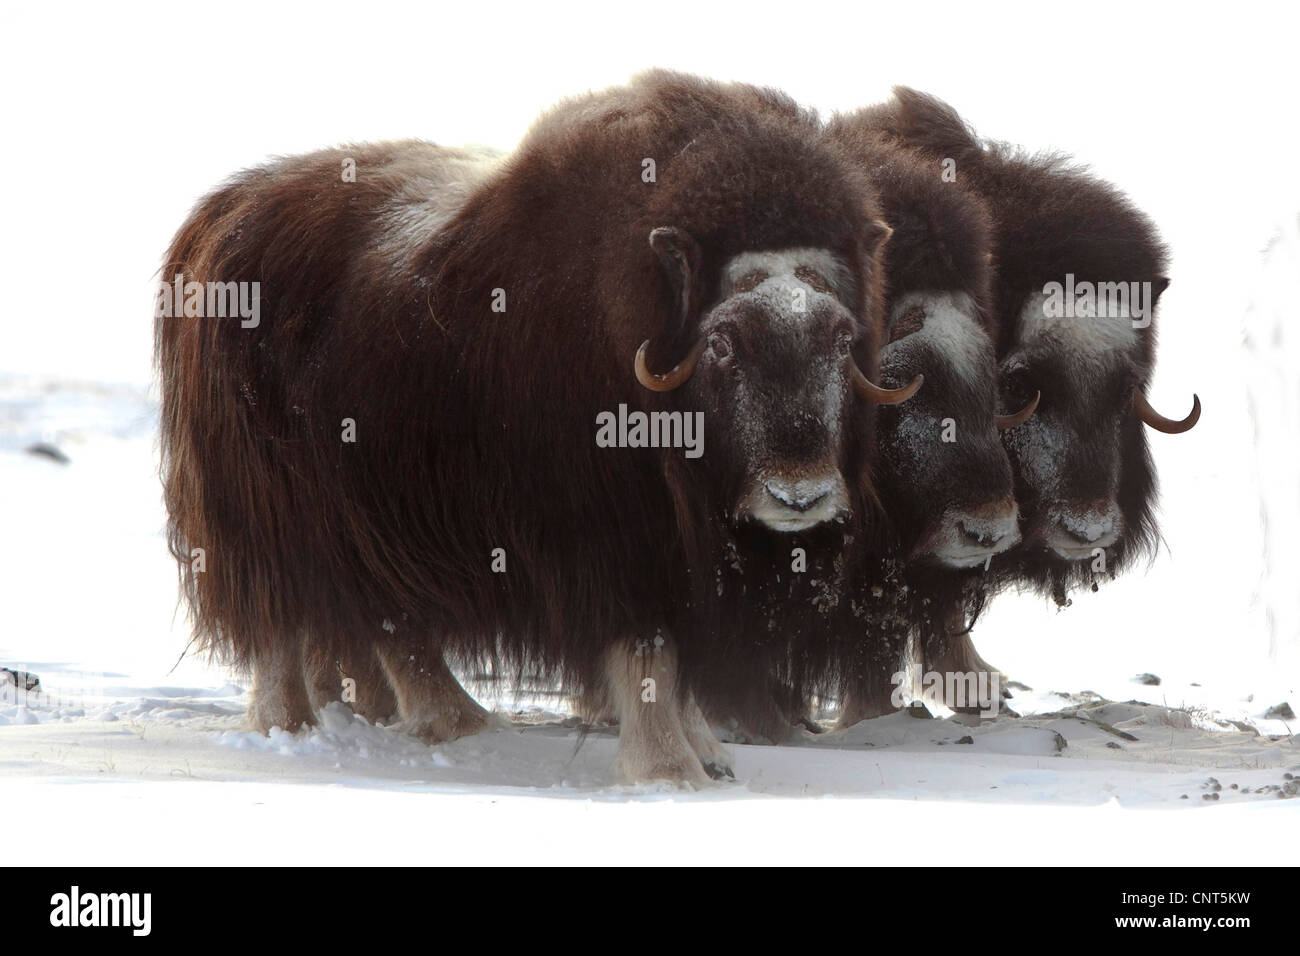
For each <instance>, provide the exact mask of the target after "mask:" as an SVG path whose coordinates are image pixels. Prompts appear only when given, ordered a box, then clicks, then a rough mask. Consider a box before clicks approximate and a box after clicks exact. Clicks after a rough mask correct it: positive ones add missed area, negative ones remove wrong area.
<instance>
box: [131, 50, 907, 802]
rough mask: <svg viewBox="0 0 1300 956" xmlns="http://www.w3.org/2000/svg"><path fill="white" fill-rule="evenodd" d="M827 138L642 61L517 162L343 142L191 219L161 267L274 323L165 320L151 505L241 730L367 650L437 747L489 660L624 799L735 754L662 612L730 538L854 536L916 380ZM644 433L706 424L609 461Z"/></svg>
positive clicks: (265, 172)
mask: <svg viewBox="0 0 1300 956" xmlns="http://www.w3.org/2000/svg"><path fill="white" fill-rule="evenodd" d="M819 131H820V130H819V123H818V121H817V118H816V117H815V115H813V114H811V113H809V112H807V111H804V110H801V109H800V108H798V107H797V106H796V105H795V104H793V103H792V102H791V101H790V100H789V99H788V98H786V97H785V96H783V95H781V94H779V93H776V92H774V91H770V90H762V89H757V88H753V87H749V86H743V85H737V84H732V85H722V84H716V83H710V82H706V81H701V80H697V79H693V78H690V77H685V76H680V75H675V74H670V73H663V72H653V73H649V74H646V75H643V76H642V77H640V78H638V79H637V80H636V81H634V82H633V83H632V84H631V85H629V86H627V87H624V88H619V89H615V90H611V91H608V92H605V93H602V94H594V95H588V96H583V97H579V98H576V99H573V100H570V101H568V102H566V103H564V104H561V105H560V106H559V107H557V108H556V109H555V110H553V111H551V112H550V113H549V114H547V115H546V116H544V117H543V118H542V120H540V121H539V122H538V123H537V124H536V125H535V126H534V128H533V129H532V130H531V131H530V133H529V134H528V136H527V137H526V138H525V139H524V141H523V142H522V144H521V145H520V146H519V148H518V149H517V150H516V151H515V152H514V153H513V154H512V155H510V156H509V157H507V158H505V159H503V160H498V159H495V158H490V159H489V158H481V157H477V156H473V155H468V154H464V153H460V152H457V151H447V150H444V149H442V148H440V147H435V146H431V145H428V144H414V143H397V144H379V145H374V146H366V147H356V148H351V149H342V150H329V151H323V152H319V153H315V154H311V155H309V156H303V157H297V158H291V159H285V160H280V161H278V162H275V163H271V164H269V165H267V166H263V167H260V168H257V169H253V170H250V171H247V172H245V173H242V174H240V175H238V176H236V177H235V178H234V179H233V180H231V181H230V182H228V183H227V184H226V185H224V186H222V187H221V188H219V189H218V190H217V191H216V192H214V193H212V194H211V195H210V196H208V197H207V198H206V199H204V200H203V201H202V202H201V203H200V204H199V206H198V207H197V209H196V210H195V211H194V213H193V214H192V215H191V217H190V219H189V220H188V221H187V222H186V223H185V225H184V226H183V227H182V228H181V230H180V232H179V233H178V235H177V236H176V238H175V240H174V241H173V243H172V246H171V248H170V250H169V251H168V253H167V256H166V261H165V264H164V272H163V274H164V276H172V275H180V276H182V278H183V280H184V281H185V282H187V283H197V284H199V287H201V286H202V284H204V283H230V282H234V283H241V282H247V283H253V282H256V283H258V284H259V286H258V288H259V290H260V292H259V298H258V301H259V302H260V317H259V321H257V322H256V323H252V324H246V323H241V322H237V321H236V322H232V321H230V320H228V319H220V318H198V319H195V318H193V317H181V318H170V317H160V318H159V319H158V320H157V323H156V360H157V365H158V368H159V373H160V378H161V384H162V400H163V410H162V424H161V430H162V452H163V477H164V486H165V498H166V504H167V508H168V512H169V521H170V523H169V535H170V543H171V549H172V552H173V554H174V555H175V556H176V558H177V560H178V562H179V565H180V571H181V578H182V585H183V593H184V594H185V596H186V597H187V598H188V601H189V604H190V608H191V612H192V616H193V622H194V631H195V636H196V638H197V639H198V641H199V642H200V644H201V645H203V646H206V647H208V648H210V649H211V650H213V651H214V652H216V653H218V654H220V655H221V656H222V657H224V658H225V659H227V660H229V661H230V662H232V663H234V664H236V665H239V666H242V667H245V668H249V669H251V670H252V672H253V673H254V677H255V683H254V691H253V699H252V703H251V704H250V717H251V718H252V722H253V724H254V725H255V726H257V727H259V728H261V729H263V730H265V729H267V728H269V727H271V726H273V725H279V726H282V727H286V728H296V727H298V726H300V725H302V724H304V723H307V722H309V721H310V720H311V717H312V713H311V706H310V701H309V698H308V693H307V688H306V686H305V680H304V659H303V656H304V647H306V648H310V649H312V653H313V654H316V655H322V656H323V657H324V659H325V660H335V659H337V660H340V661H362V662H363V665H362V666H364V662H365V661H369V660H371V659H377V661H378V663H379V665H380V667H381V669H382V672H383V675H384V677H385V678H386V679H387V681H388V683H389V684H390V685H391V687H392V690H393V692H394V696H395V703H396V706H397V709H398V712H399V714H400V716H401V719H402V723H403V726H405V727H406V728H407V729H409V730H411V731H412V732H414V733H417V734H419V735H421V736H422V737H424V738H425V739H427V740H441V739H447V738H448V737H450V736H454V735H457V734H460V733H466V732H470V731H472V730H474V729H477V728H478V727H481V726H482V725H483V722H484V720H485V718H486V715H485V714H484V712H483V711H482V709H481V708H479V707H478V705H477V704H476V703H475V702H474V701H473V700H472V699H471V698H469V696H468V695H466V694H465V693H464V691H463V690H462V689H461V688H460V686H459V685H458V684H457V683H456V681H455V679H454V677H452V675H451V672H450V670H449V669H448V667H447V664H446V661H448V660H450V661H453V662H459V663H468V664H482V663H483V662H485V661H487V662H491V663H492V664H493V665H494V666H505V667H513V668H515V669H516V670H523V669H530V670H536V671H539V672H542V673H546V674H549V675H553V676H554V677H555V678H556V679H558V680H560V681H562V682H563V683H565V684H566V685H568V686H573V687H577V688H596V689H598V692H599V693H601V694H603V695H605V696H606V697H607V698H608V700H609V701H610V702H611V704H612V706H613V709H614V710H615V711H616V712H617V714H618V716H619V719H620V723H621V730H620V754H619V768H620V771H621V773H622V775H623V776H625V777H626V778H628V779H633V780H637V779H653V778H667V779H673V780H680V781H699V780H703V779H705V771H704V763H725V759H726V757H725V752H723V751H722V750H721V748H720V747H719V746H718V745H717V742H716V741H715V740H712V738H711V735H710V734H709V733H708V729H707V727H705V726H704V725H703V721H702V720H701V719H699V716H698V709H697V708H695V707H694V705H693V704H692V702H691V699H690V689H691V687H692V684H693V681H694V679H695V678H694V672H696V671H698V672H701V673H702V672H705V671H709V670H713V671H714V672H716V671H717V667H716V664H717V662H718V661H719V660H720V659H722V658H723V657H724V656H725V654H726V653H727V651H728V649H729V648H728V646H727V642H725V641H718V642H716V643H717V644H718V645H721V646H713V644H711V642H712V641H713V638H714V637H715V635H714V633H712V632H710V631H707V630H699V629H687V630H686V631H684V632H683V633H680V634H679V633H677V632H675V630H674V625H675V624H676V622H677V620H678V619H679V618H680V617H681V615H682V608H683V607H685V606H687V605H690V606H691V607H694V608H698V607H702V606H704V605H707V603H708V602H709V601H710V600H711V596H712V595H715V592H716V589H715V587H714V582H713V581H712V580H711V578H712V576H713V575H714V573H715V572H716V571H717V570H718V565H717V561H718V560H719V557H720V556H722V558H723V559H727V558H731V559H733V560H734V559H735V556H736V555H737V554H739V553H740V551H741V550H743V549H744V548H746V547H748V546H749V540H748V537H747V536H749V535H752V536H753V537H754V539H755V540H757V541H758V542H760V545H759V547H760V550H761V547H763V546H770V536H772V535H776V534H780V535H782V536H790V535H798V534H804V533H806V534H810V535H814V536H816V535H818V534H821V533H827V534H832V533H833V534H835V535H836V540H842V539H843V538H845V537H850V536H851V535H852V533H853V532H854V531H855V530H856V529H858V528H860V527H861V525H863V524H864V523H865V522H866V521H867V519H868V514H869V502H870V501H871V500H872V498H873V490H872V488H871V484H870V478H869V475H870V472H869V469H868V467H867V465H866V458H867V455H868V453H869V449H870V447H871V440H872V414H871V412H872V409H873V407H874V406H873V404H872V403H876V402H894V401H901V400H902V399H903V398H905V397H907V396H909V395H910V394H911V393H912V392H913V391H914V390H915V387H916V383H914V384H913V385H912V386H910V387H908V388H904V389H897V390H888V389H882V388H881V387H879V386H877V385H875V384H873V382H872V381H871V376H872V375H874V372H875V365H876V350H877V348H878V346H879V335H880V325H881V323H882V311H881V290H880V276H879V273H880V263H879V257H880V251H881V247H882V243H883V241H884V239H885V238H886V237H887V236H888V232H889V230H888V227H886V226H885V225H883V224H882V223H881V221H880V215H879V211H878V209H877V206H876V201H875V199H874V194H873V191H872V189H871V187H870V185H869V183H868V182H867V181H866V179H865V177H863V175H862V174H861V172H860V170H859V169H857V168H856V167H855V166H853V165H852V164H850V163H846V162H845V161H844V160H843V157H842V156H841V155H840V154H839V153H838V152H836V151H835V150H833V149H829V148H827V146H826V144H825V143H824V142H823V141H822V140H821V138H820V137H819V135H818V134H819ZM349 163H350V164H351V166H352V169H353V170H354V176H352V177H351V180H349V179H348V177H346V176H342V177H341V176H340V173H339V171H340V167H344V168H346V167H347V166H348V164H349ZM485 165H491V167H492V168H490V169H484V168H483V167H484V166H485ZM452 210H454V211H452ZM449 211H450V213H449ZM187 288H188V286H187ZM662 369H667V370H668V371H666V372H660V371H658V370H662ZM638 414H639V415H641V416H644V417H643V418H641V419H639V421H640V422H641V423H642V424H644V422H645V421H646V420H652V421H655V422H658V423H661V424H663V423H666V424H667V425H669V426H670V427H669V429H668V431H666V432H664V433H663V434H667V435H668V436H669V437H670V438H671V437H673V436H674V435H678V436H679V437H680V433H679V432H677V433H675V432H673V431H672V430H671V426H676V425H677V423H683V424H684V423H685V421H687V417H688V416H690V417H691V418H690V420H691V421H699V417H698V416H702V418H703V423H704V427H705V430H706V435H707V451H706V452H705V453H704V454H703V455H700V456H698V457H691V456H689V455H688V454H686V453H685V452H686V451H687V450H686V449H683V448H682V447H663V446H664V445H671V444H674V442H672V441H666V442H658V441H655V442H653V443H652V442H650V441H648V440H647V438H646V435H645V432H644V430H643V431H642V432H641V433H640V434H639V435H638V434H637V433H636V431H635V428H632V429H630V430H628V431H627V432H626V433H625V432H624V430H623V429H622V427H621V426H620V428H619V430H618V431H619V439H620V440H619V441H618V443H617V445H618V447H602V443H599V442H598V440H597V429H598V426H600V424H601V423H602V422H604V423H605V424H608V422H609V416H610V415H615V416H617V418H618V420H619V421H620V422H624V421H631V420H632V418H633V417H634V416H635V415H638ZM651 416H657V417H653V418H652V417H651ZM602 427H603V426H602ZM682 430H683V431H684V428H683V429H682ZM607 437H608V436H607ZM604 444H605V445H608V442H605V443H604ZM677 444H680V442H677ZM656 446H658V447H656ZM828 528H829V529H836V530H835V531H833V532H831V531H828V530H827V529H828ZM196 553H199V554H201V556H202V559H203V560H202V563H201V564H200V563H199V562H198V561H197V559H196ZM826 560H833V559H832V558H826ZM741 583H742V584H743V583H744V582H743V581H742V582H741ZM733 679H737V680H738V679H741V675H739V674H738V675H737V676H736V677H734V678H733ZM380 696H382V695H380ZM383 704H384V702H383V701H382V700H377V701H376V703H375V706H379V707H382V706H383Z"/></svg>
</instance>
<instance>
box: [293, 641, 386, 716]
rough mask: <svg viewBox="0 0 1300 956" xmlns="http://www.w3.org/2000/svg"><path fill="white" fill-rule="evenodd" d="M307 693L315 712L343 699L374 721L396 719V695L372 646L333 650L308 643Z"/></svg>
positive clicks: (305, 652)
mask: <svg viewBox="0 0 1300 956" xmlns="http://www.w3.org/2000/svg"><path fill="white" fill-rule="evenodd" d="M303 660H304V665H305V669H306V679H307V695H308V697H309V699H310V700H311V706H312V709H313V710H314V711H316V712H317V713H320V711H321V708H323V707H324V706H325V705H326V704H330V703H333V702H334V701H341V702H343V703H345V704H347V705H348V706H349V707H351V708H352V712H353V713H354V714H359V715H361V716H362V717H364V718H366V720H368V721H370V722H371V723H372V724H391V723H394V722H395V721H396V720H397V697H396V695H394V693H393V688H392V685H390V684H389V682H388V675H387V674H385V673H384V668H383V665H381V664H380V663H379V657H378V655H377V654H375V652H374V651H373V650H371V649H369V648H366V649H353V648H350V647H344V648H341V649H339V650H336V651H334V650H331V649H330V648H328V647H322V646H318V645H316V644H314V643H312V642H308V644H307V647H306V648H305V649H304V651H303Z"/></svg>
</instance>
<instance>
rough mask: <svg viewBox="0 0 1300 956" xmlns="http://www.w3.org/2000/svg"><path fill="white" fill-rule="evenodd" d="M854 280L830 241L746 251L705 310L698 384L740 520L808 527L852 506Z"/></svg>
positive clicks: (785, 528)
mask: <svg viewBox="0 0 1300 956" xmlns="http://www.w3.org/2000/svg"><path fill="white" fill-rule="evenodd" d="M850 294H851V292H850V282H849V278H848V275H847V273H846V270H845V269H844V267H843V266H842V265H841V264H840V263H839V262H838V261H837V260H836V259H835V258H834V256H832V255H831V254H830V253H828V252H826V251H824V250H817V249H794V250H785V251H782V252H768V253H745V254H742V255H739V256H736V257H735V258H733V259H731V260H730V261H729V262H728V263H726V265H725V266H724V268H723V270H722V277H721V282H720V290H719V301H718V302H717V304H716V305H714V306H713V307H712V308H711V309H709V310H708V312H707V313H706V314H705V315H704V316H703V318H702V320H701V322H700V327H699V333H700V336H701V338H702V340H703V341H704V343H705V347H704V352H703V354H702V355H701V357H700V367H699V368H698V369H697V370H696V373H695V377H694V378H693V380H692V383H691V389H692V392H693V393H694V395H695V396H696V397H697V399H698V401H699V403H700V406H701V407H702V408H704V409H705V417H706V420H708V421H715V422H719V423H721V424H722V427H721V428H720V429H715V433H716V434H719V439H720V445H721V449H720V450H721V452H722V454H721V455H720V456H719V460H718V465H719V466H720V467H721V469H723V471H724V473H723V474H721V475H719V476H718V477H719V478H721V479H722V480H724V481H725V482H726V483H727V485H728V486H729V487H731V488H734V489H736V491H735V494H734V504H733V505H732V507H731V511H730V518H731V520H732V522H733V524H735V525H737V526H742V525H747V524H757V525H760V526H762V527H764V528H766V529H768V530H771V531H778V532H795V531H804V530H807V529H809V528H813V527H816V526H817V525H821V524H825V523H827V522H832V521H838V522H843V521H844V520H845V518H846V517H848V516H849V515H850V514H851V504H850V497H849V491H848V485H847V483H846V482H845V477H844V470H845V466H846V460H845V458H846V446H847V444H848V443H847V440H846V439H847V436H848V434H849V428H850V427H851V422H852V420H853V419H854V417H855V415H857V414H860V411H859V410H858V409H857V408H855V394H854V391H853V370H854V368H855V367H856V366H855V365H854V359H853V347H854V345H855V344H856V343H857V340H858V337H859V326H858V323H857V321H856V319H855V317H854V315H853V313H852V312H851V311H850V310H849V309H848V308H847V307H846V305H845V304H844V303H845V302H846V301H849V295H850Z"/></svg>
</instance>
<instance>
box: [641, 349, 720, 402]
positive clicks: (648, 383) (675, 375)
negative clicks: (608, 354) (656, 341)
mask: <svg viewBox="0 0 1300 956" xmlns="http://www.w3.org/2000/svg"><path fill="white" fill-rule="evenodd" d="M704 344H705V342H704V339H703V338H700V339H698V340H697V341H696V343H695V344H694V345H692V346H691V350H690V351H689V352H687V353H686V358H684V359H682V360H681V361H680V362H678V363H677V365H676V366H675V367H674V368H673V370H672V371H671V372H664V373H663V374H662V375H656V374H655V373H654V372H652V371H650V369H649V368H647V367H646V364H645V352H646V349H648V348H649V347H650V340H649V339H646V340H645V341H644V342H642V343H641V347H640V348H639V349H637V350H636V363H635V365H634V368H635V369H636V380H637V381H638V382H640V383H641V384H642V385H644V386H645V387H646V388H648V389H650V391H652V392H671V391H672V390H673V389H675V388H679V387H681V385H682V384H683V383H684V382H685V381H686V380H687V379H688V378H690V377H691V373H692V372H694V371H695V363H696V362H698V361H699V360H700V356H701V355H702V354H703V353H704Z"/></svg>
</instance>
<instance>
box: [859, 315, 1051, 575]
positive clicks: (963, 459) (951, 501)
mask: <svg viewBox="0 0 1300 956" xmlns="http://www.w3.org/2000/svg"><path fill="white" fill-rule="evenodd" d="M890 311H891V315H890V343H889V345H888V346H886V347H885V349H884V350H883V351H882V352H881V378H882V380H883V382H884V383H885V384H889V383H891V382H899V381H908V380H910V379H912V378H914V377H915V376H917V375H924V377H925V382H926V386H925V388H924V389H922V390H921V391H920V393H919V394H917V396H916V397H915V398H913V399H912V400H911V401H909V402H907V403H906V404H903V405H897V406H893V407H886V408H883V409H881V410H880V413H879V418H878V420H877V435H878V443H879V455H880V465H879V469H880V484H881V492H882V495H883V496H884V497H885V499H886V506H887V510H888V511H889V513H890V515H891V517H892V518H893V520H894V523H895V526H896V529H897V531H898V534H899V536H900V538H901V539H902V540H901V541H900V544H901V546H902V549H903V553H904V554H906V555H908V557H909V559H910V560H912V561H917V562H921V563H925V564H934V565H939V566H942V567H955V568H970V567H976V566H978V565H981V564H984V563H985V562H986V561H987V560H988V559H989V558H991V557H992V556H994V555H996V554H999V553H1001V552H1003V551H1006V550H1007V549H1009V548H1011V547H1012V546H1013V545H1015V544H1016V543H1018V542H1019V541H1020V532H1019V529H1018V523H1017V517H1018V512H1017V507H1016V501H1015V498H1014V497H1013V487H1012V475H1011V466H1010V464H1009V462H1008V461H1007V455H1006V452H1005V451H1004V450H1003V448H1002V444H1001V442H1000V441H999V438H998V425H999V424H1005V422H1002V421H999V420H998V416H996V415H995V405H996V400H997V367H996V362H995V360H994V354H993V343H992V341H991V340H990V339H989V337H988V335H987V334H986V333H985V331H984V329H983V328H982V326H981V325H980V323H979V321H978V319H977V311H976V308H975V304H974V302H973V301H972V300H971V299H970V297H969V296H967V295H964V294H961V293H950V294H945V293H938V294H936V293H913V294H909V295H906V296H903V297H902V298H901V299H900V300H899V301H897V302H896V303H894V305H893V307H892V308H891V310H890ZM1017 407H1019V406H1017ZM1030 413H1031V414H1032V409H1031V410H1030Z"/></svg>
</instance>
